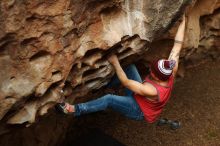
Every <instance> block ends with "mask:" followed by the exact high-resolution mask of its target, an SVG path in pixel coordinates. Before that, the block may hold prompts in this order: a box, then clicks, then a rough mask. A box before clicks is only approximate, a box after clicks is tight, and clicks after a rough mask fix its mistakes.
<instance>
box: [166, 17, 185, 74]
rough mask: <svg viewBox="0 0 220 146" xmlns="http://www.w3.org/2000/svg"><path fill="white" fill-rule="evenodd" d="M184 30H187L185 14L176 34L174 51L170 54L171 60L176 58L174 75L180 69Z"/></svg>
mask: <svg viewBox="0 0 220 146" xmlns="http://www.w3.org/2000/svg"><path fill="white" fill-rule="evenodd" d="M184 32H185V15H184V16H183V20H182V22H181V23H180V26H179V28H178V30H177V33H176V36H175V41H174V46H173V48H172V51H171V52H170V55H169V58H168V59H169V60H175V61H176V65H175V67H174V69H173V75H174V76H175V75H176V72H177V70H178V63H179V56H180V51H181V49H182V45H183V40H184Z"/></svg>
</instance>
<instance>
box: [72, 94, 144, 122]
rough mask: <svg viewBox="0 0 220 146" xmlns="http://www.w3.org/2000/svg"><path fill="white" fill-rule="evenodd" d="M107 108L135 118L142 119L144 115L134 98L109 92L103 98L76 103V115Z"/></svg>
mask: <svg viewBox="0 0 220 146" xmlns="http://www.w3.org/2000/svg"><path fill="white" fill-rule="evenodd" d="M106 108H111V109H113V110H114V111H117V112H119V113H121V114H123V115H124V116H126V117H129V118H131V119H135V120H141V117H142V115H143V114H142V112H141V110H140V108H139V106H138V105H137V103H136V101H135V100H134V99H133V98H129V97H127V96H117V95H112V94H107V95H105V96H102V97H101V98H98V99H96V100H92V101H89V102H86V103H81V104H76V105H75V109H76V112H75V114H74V115H75V116H79V115H82V114H87V113H92V112H97V111H102V110H105V109H106Z"/></svg>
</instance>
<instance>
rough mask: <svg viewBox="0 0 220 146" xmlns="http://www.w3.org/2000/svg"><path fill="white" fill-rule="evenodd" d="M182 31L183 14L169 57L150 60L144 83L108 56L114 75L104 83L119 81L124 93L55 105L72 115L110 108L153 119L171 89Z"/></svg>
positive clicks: (127, 115)
mask: <svg viewBox="0 0 220 146" xmlns="http://www.w3.org/2000/svg"><path fill="white" fill-rule="evenodd" d="M184 31H185V16H184V17H183V20H182V22H181V24H180V26H179V28H178V31H177V34H176V36H175V40H174V46H173V48H172V51H171V53H170V55H169V58H168V59H160V60H156V61H153V62H152V63H151V66H150V75H148V76H147V77H146V78H145V80H144V81H143V82H142V80H141V77H140V75H139V73H138V71H137V69H136V67H135V65H130V66H128V67H127V68H126V69H125V70H123V69H122V67H121V65H120V63H119V61H118V58H117V56H116V55H112V56H111V57H109V59H108V61H109V62H110V63H111V64H112V65H113V67H114V69H115V71H116V74H117V77H115V79H113V80H112V81H111V82H110V83H109V85H107V86H108V87H110V86H114V85H117V83H119V80H120V82H121V84H122V85H123V86H124V87H126V88H125V96H118V95H112V94H107V95H104V96H102V97H100V98H98V99H95V100H92V101H89V102H85V103H80V104H75V105H70V104H68V103H58V104H57V105H56V108H57V109H58V110H59V111H61V112H62V113H64V114H73V115H74V116H80V115H82V114H86V113H92V112H97V111H101V110H105V109H106V108H111V109H113V110H115V111H117V112H119V113H121V114H122V115H124V116H126V117H128V118H131V119H134V120H143V119H145V120H146V121H147V122H149V123H153V122H155V121H156V120H157V118H158V116H159V115H160V113H161V112H162V109H163V107H164V106H165V104H166V103H167V101H168V100H169V97H170V94H171V91H172V89H173V83H174V77H175V75H176V72H177V69H178V62H179V55H180V51H181V48H182V44H183V39H184Z"/></svg>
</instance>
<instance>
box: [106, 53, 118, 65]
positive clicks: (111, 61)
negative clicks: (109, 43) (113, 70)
mask: <svg viewBox="0 0 220 146" xmlns="http://www.w3.org/2000/svg"><path fill="white" fill-rule="evenodd" d="M108 61H109V62H110V63H111V64H113V65H114V64H116V63H118V57H117V56H116V55H111V56H110V57H109V58H108Z"/></svg>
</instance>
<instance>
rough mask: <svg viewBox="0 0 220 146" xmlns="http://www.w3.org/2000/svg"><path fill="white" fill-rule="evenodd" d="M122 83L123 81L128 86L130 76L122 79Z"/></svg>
mask: <svg viewBox="0 0 220 146" xmlns="http://www.w3.org/2000/svg"><path fill="white" fill-rule="evenodd" d="M121 83H122V85H124V86H125V87H128V86H129V79H128V78H125V79H123V80H121Z"/></svg>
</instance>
